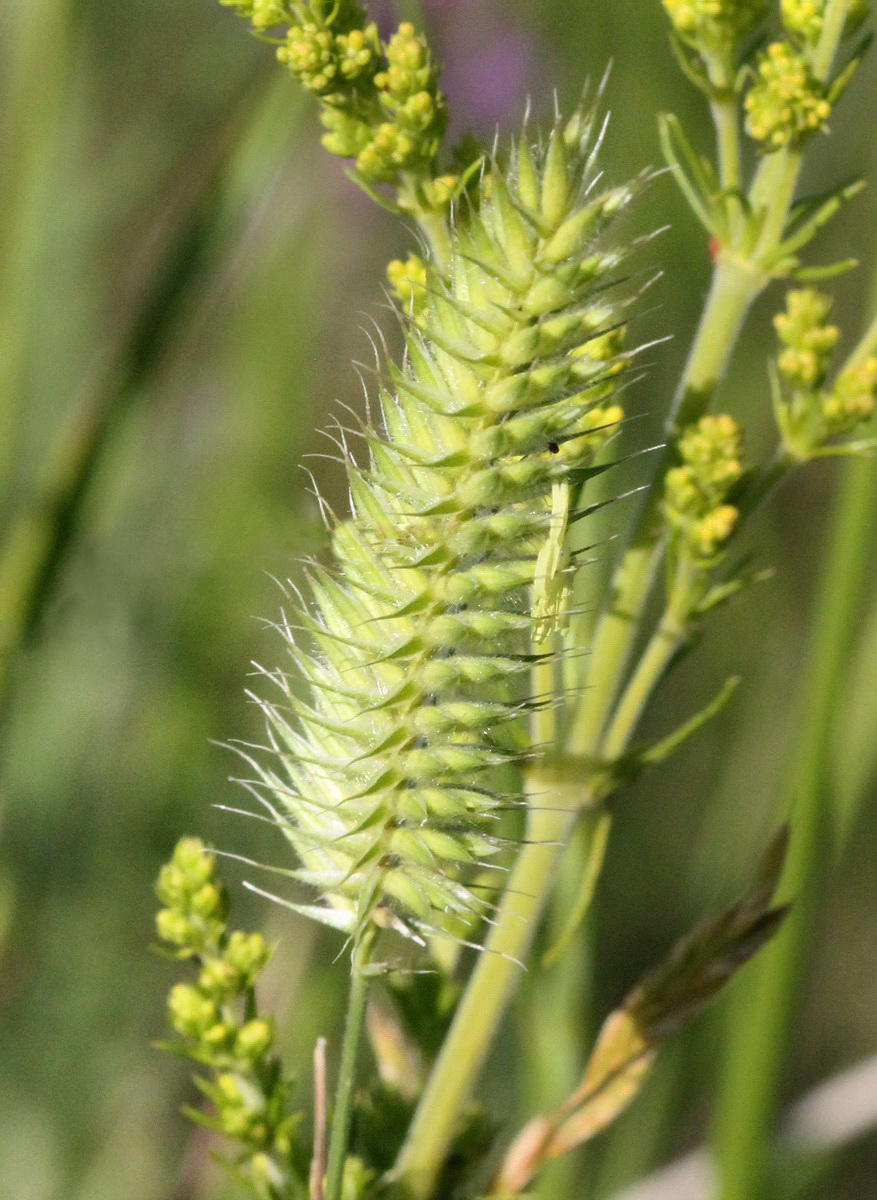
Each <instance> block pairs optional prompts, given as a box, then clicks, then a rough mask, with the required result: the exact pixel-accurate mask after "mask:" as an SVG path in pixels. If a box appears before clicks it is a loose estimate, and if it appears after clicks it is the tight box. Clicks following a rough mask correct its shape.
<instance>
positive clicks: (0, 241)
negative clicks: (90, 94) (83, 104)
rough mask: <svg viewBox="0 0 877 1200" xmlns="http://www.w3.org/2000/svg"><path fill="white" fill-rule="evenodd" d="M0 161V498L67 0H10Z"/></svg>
mask: <svg viewBox="0 0 877 1200" xmlns="http://www.w3.org/2000/svg"><path fill="white" fill-rule="evenodd" d="M6 22H7V42H6V47H5V52H3V54H2V63H0V67H2V75H3V76H4V78H5V83H4V84H3V85H2V103H3V115H2V130H0V132H2V142H3V147H4V148H3V155H2V160H0V172H2V174H0V347H2V349H0V497H2V498H3V499H5V492H6V490H7V488H8V476H9V465H10V462H11V461H12V460H13V454H14V439H15V427H16V418H17V408H18V397H19V391H20V382H21V377H22V372H23V368H24V364H25V361H26V348H27V343H28V338H29V334H30V326H31V321H32V317H33V299H34V295H35V293H36V289H37V287H38V283H39V274H40V271H41V269H43V268H44V267H45V266H46V265H47V264H45V263H44V262H43V250H44V243H45V233H46V228H47V225H48V221H47V209H48V206H49V204H50V203H51V202H53V200H54V197H55V195H56V194H57V185H58V180H57V178H55V175H56V170H57V155H56V149H57V146H58V144H59V142H60V139H61V137H62V134H63V119H62V118H63V115H64V110H65V95H66V89H67V87H68V85H69V71H68V62H69V52H70V40H71V29H70V0H17V2H15V3H10V4H9V5H8V12H7V14H6Z"/></svg>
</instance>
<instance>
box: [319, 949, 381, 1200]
mask: <svg viewBox="0 0 877 1200" xmlns="http://www.w3.org/2000/svg"><path fill="white" fill-rule="evenodd" d="M371 945H372V936H371V935H370V934H368V933H367V934H365V935H364V936H363V938H362V940H361V941H360V943H359V945H358V946H357V947H356V949H355V950H354V952H353V962H352V965H351V972H350V994H349V997H348V1001H347V1018H346V1020H345V1022H344V1040H343V1041H342V1043H341V1064H340V1066H339V1068H338V1086H337V1088H336V1091H335V1104H334V1105H333V1108H332V1129H331V1132H330V1134H329V1153H328V1158H327V1166H326V1193H325V1195H326V1200H341V1188H342V1184H343V1182H344V1160H345V1158H346V1157H347V1142H348V1138H349V1135H350V1117H351V1110H352V1105H353V1089H354V1085H355V1083H356V1060H357V1057H358V1055H359V1044H360V1041H361V1040H362V1027H363V1024H364V1022H365V1009H366V999H367V998H368V985H369V975H368V974H367V971H366V967H367V966H368V960H369V955H370V952H371Z"/></svg>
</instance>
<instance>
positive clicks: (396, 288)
mask: <svg viewBox="0 0 877 1200" xmlns="http://www.w3.org/2000/svg"><path fill="white" fill-rule="evenodd" d="M387 279H388V281H389V284H390V291H391V292H392V294H393V296H394V297H395V298H396V299H397V300H398V301H399V305H400V307H401V309H402V311H403V312H405V313H408V314H409V315H410V316H412V317H413V318H414V320H415V321H417V319H418V315H419V313H420V312H421V311H422V309H423V306H424V304H425V303H426V263H425V262H424V261H423V259H422V258H420V256H419V255H417V254H409V255H408V257H407V258H406V260H405V261H404V262H403V261H402V260H401V259H400V258H394V259H393V261H392V262H391V263H388V264H387Z"/></svg>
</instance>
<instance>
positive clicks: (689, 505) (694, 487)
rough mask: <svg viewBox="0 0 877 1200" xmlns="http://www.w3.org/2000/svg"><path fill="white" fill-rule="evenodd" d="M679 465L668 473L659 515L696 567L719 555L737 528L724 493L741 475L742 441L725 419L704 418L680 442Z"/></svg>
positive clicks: (733, 510) (723, 416)
mask: <svg viewBox="0 0 877 1200" xmlns="http://www.w3.org/2000/svg"><path fill="white" fill-rule="evenodd" d="M679 455H680V457H681V459H682V463H681V464H680V465H679V466H677V467H672V468H671V469H670V470H669V471H668V472H667V479H666V485H665V497H664V510H665V513H666V515H667V519H668V521H669V522H670V525H671V528H672V529H673V530H674V531H675V533H676V534H677V535H678V537H679V539H680V542H681V546H682V548H683V549H684V550H686V551H687V552H688V554H689V555H690V556H691V557H692V558H694V559H695V561H697V562H701V563H708V562H709V561H710V560H712V559H714V558H715V556H716V555H717V554H718V553H719V551H720V550H721V548H722V545H723V543H724V542H726V541H727V540H728V538H729V537H730V536H731V534H732V532H733V530H734V527H735V525H736V523H737V518H738V516H739V513H738V511H737V509H736V508H735V507H734V506H733V505H731V504H727V503H726V502H725V501H726V499H727V496H728V493H729V492H730V491H731V489H732V488H733V486H734V484H736V483H737V481H738V480H739V479H740V476H741V475H742V473H743V468H742V465H741V461H740V460H741V456H742V435H741V432H740V429H739V427H738V425H737V424H736V422H735V421H734V420H733V419H732V418H731V417H729V416H725V415H722V416H706V417H701V419H700V420H699V421H698V422H697V423H696V424H695V425H691V426H689V428H688V429H686V430H685V432H684V433H683V434H682V437H681V438H680V440H679Z"/></svg>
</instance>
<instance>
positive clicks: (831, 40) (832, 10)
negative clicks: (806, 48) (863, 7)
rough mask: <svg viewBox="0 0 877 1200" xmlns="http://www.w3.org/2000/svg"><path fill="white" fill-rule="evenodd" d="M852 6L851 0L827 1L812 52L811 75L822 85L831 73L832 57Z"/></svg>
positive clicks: (839, 41)
mask: <svg viewBox="0 0 877 1200" xmlns="http://www.w3.org/2000/svg"><path fill="white" fill-rule="evenodd" d="M852 6H853V0H828V6H827V8H826V10H825V14H824V16H823V18H822V33H821V34H820V36H819V42H818V44H817V46H816V49H815V50H814V52H813V64H812V65H813V74H814V75H815V76H816V78H817V79H820V80H822V82H823V83H824V82H825V80H826V79H828V76H829V73H830V72H831V66H832V63H833V62H834V56H835V54H836V53H837V48H838V46H839V45H840V43H841V38H842V37H843V31H844V25H846V22H847V17H848V16H849V14H850V9H851V8H852Z"/></svg>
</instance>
